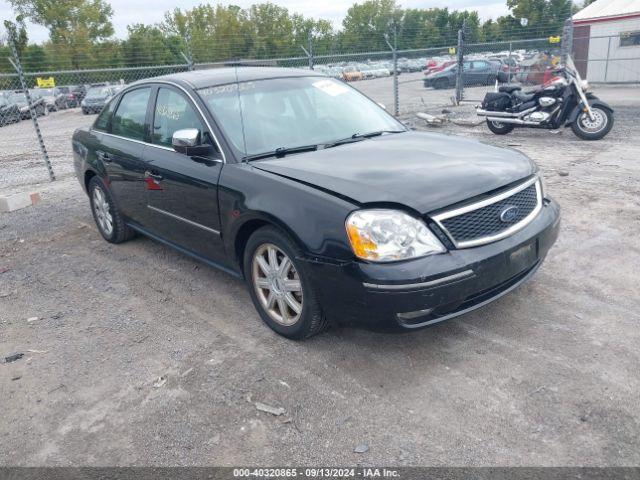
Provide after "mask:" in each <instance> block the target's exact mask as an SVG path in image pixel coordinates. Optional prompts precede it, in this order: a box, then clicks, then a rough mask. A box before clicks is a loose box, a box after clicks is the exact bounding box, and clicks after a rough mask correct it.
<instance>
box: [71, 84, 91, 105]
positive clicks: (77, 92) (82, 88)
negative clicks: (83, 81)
mask: <svg viewBox="0 0 640 480" xmlns="http://www.w3.org/2000/svg"><path fill="white" fill-rule="evenodd" d="M69 89H70V90H71V94H72V95H73V96H74V97H75V98H76V99H77V100H78V106H79V105H80V102H82V100H84V97H85V96H86V95H87V87H86V85H70V86H69Z"/></svg>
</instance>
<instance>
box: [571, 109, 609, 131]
mask: <svg viewBox="0 0 640 480" xmlns="http://www.w3.org/2000/svg"><path fill="white" fill-rule="evenodd" d="M591 112H592V113H593V120H591V118H589V114H588V113H586V112H585V113H583V114H582V115H580V118H579V119H578V126H579V127H580V130H582V131H583V132H585V133H598V132H601V131H602V130H604V129H605V128H606V126H607V123H608V122H609V119H608V118H607V115H606V113H605V112H603V111H602V110H601V109H599V108H593V107H591Z"/></svg>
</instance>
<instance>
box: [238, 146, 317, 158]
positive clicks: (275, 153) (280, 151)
mask: <svg viewBox="0 0 640 480" xmlns="http://www.w3.org/2000/svg"><path fill="white" fill-rule="evenodd" d="M314 150H318V145H302V146H300V147H279V148H276V149H275V150H272V151H270V152H263V153H255V154H252V155H246V156H245V157H243V158H242V160H243V161H249V160H259V159H261V158H269V157H276V158H282V157H284V156H285V155H288V154H290V153H302V152H313V151H314Z"/></svg>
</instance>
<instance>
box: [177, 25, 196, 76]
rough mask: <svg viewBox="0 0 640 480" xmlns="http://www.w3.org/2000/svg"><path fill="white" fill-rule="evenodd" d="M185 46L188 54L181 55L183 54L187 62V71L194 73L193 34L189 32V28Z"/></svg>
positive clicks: (186, 33)
mask: <svg viewBox="0 0 640 480" xmlns="http://www.w3.org/2000/svg"><path fill="white" fill-rule="evenodd" d="M184 44H185V48H186V50H187V54H186V55H185V54H184V53H183V52H180V53H181V54H182V56H183V57H184V59H185V60H186V61H187V70H189V71H192V70H193V54H192V52H191V32H190V31H189V28H188V27H187V31H186V32H185V34H184Z"/></svg>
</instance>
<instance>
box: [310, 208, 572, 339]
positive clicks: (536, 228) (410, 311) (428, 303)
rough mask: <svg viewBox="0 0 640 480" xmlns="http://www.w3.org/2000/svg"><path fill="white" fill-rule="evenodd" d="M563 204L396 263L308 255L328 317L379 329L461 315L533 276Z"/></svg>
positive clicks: (557, 224)
mask: <svg viewBox="0 0 640 480" xmlns="http://www.w3.org/2000/svg"><path fill="white" fill-rule="evenodd" d="M559 228H560V209H559V207H558V205H557V204H556V203H555V202H554V201H552V200H545V204H544V207H543V208H542V211H541V212H540V213H539V214H538V216H537V217H536V218H535V219H534V220H533V221H532V222H531V223H530V224H529V225H527V226H526V227H525V228H524V229H522V230H521V231H519V232H517V233H515V234H514V235H512V236H510V237H507V238H505V239H503V240H500V241H497V242H494V243H491V244H488V245H483V246H480V247H474V248H467V249H461V250H451V251H449V252H448V253H445V254H441V255H434V256H431V257H426V258H420V259H417V260H410V261H407V262H399V263H393V264H372V263H363V262H350V263H347V264H342V265H336V264H330V263H320V262H317V261H312V260H308V262H309V266H310V270H311V271H312V281H313V283H314V285H315V286H316V290H317V291H318V292H319V295H320V299H321V303H322V305H323V308H324V310H325V313H326V315H327V316H328V317H329V319H330V320H331V321H332V322H334V323H338V324H344V325H354V326H364V327H367V328H372V329H377V330H412V329H416V328H420V327H425V326H428V325H431V324H434V323H438V322H441V321H444V320H447V319H449V318H452V317H455V316H458V315H462V314H464V313H467V312H469V311H471V310H474V309H476V308H479V307H481V306H483V305H486V304H487V303H489V302H491V301H493V300H496V299H497V298H499V297H501V296H502V295H504V294H506V293H508V292H510V291H511V290H513V289H514V288H516V287H517V286H518V285H520V284H521V283H522V282H524V281H526V280H527V279H528V278H530V277H531V276H532V275H533V274H534V273H535V271H536V270H537V269H538V268H539V266H540V265H541V264H542V262H543V261H544V259H545V257H546V255H547V252H548V251H549V249H550V248H551V246H552V245H553V244H554V242H555V241H556V238H557V236H558V231H559Z"/></svg>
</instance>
